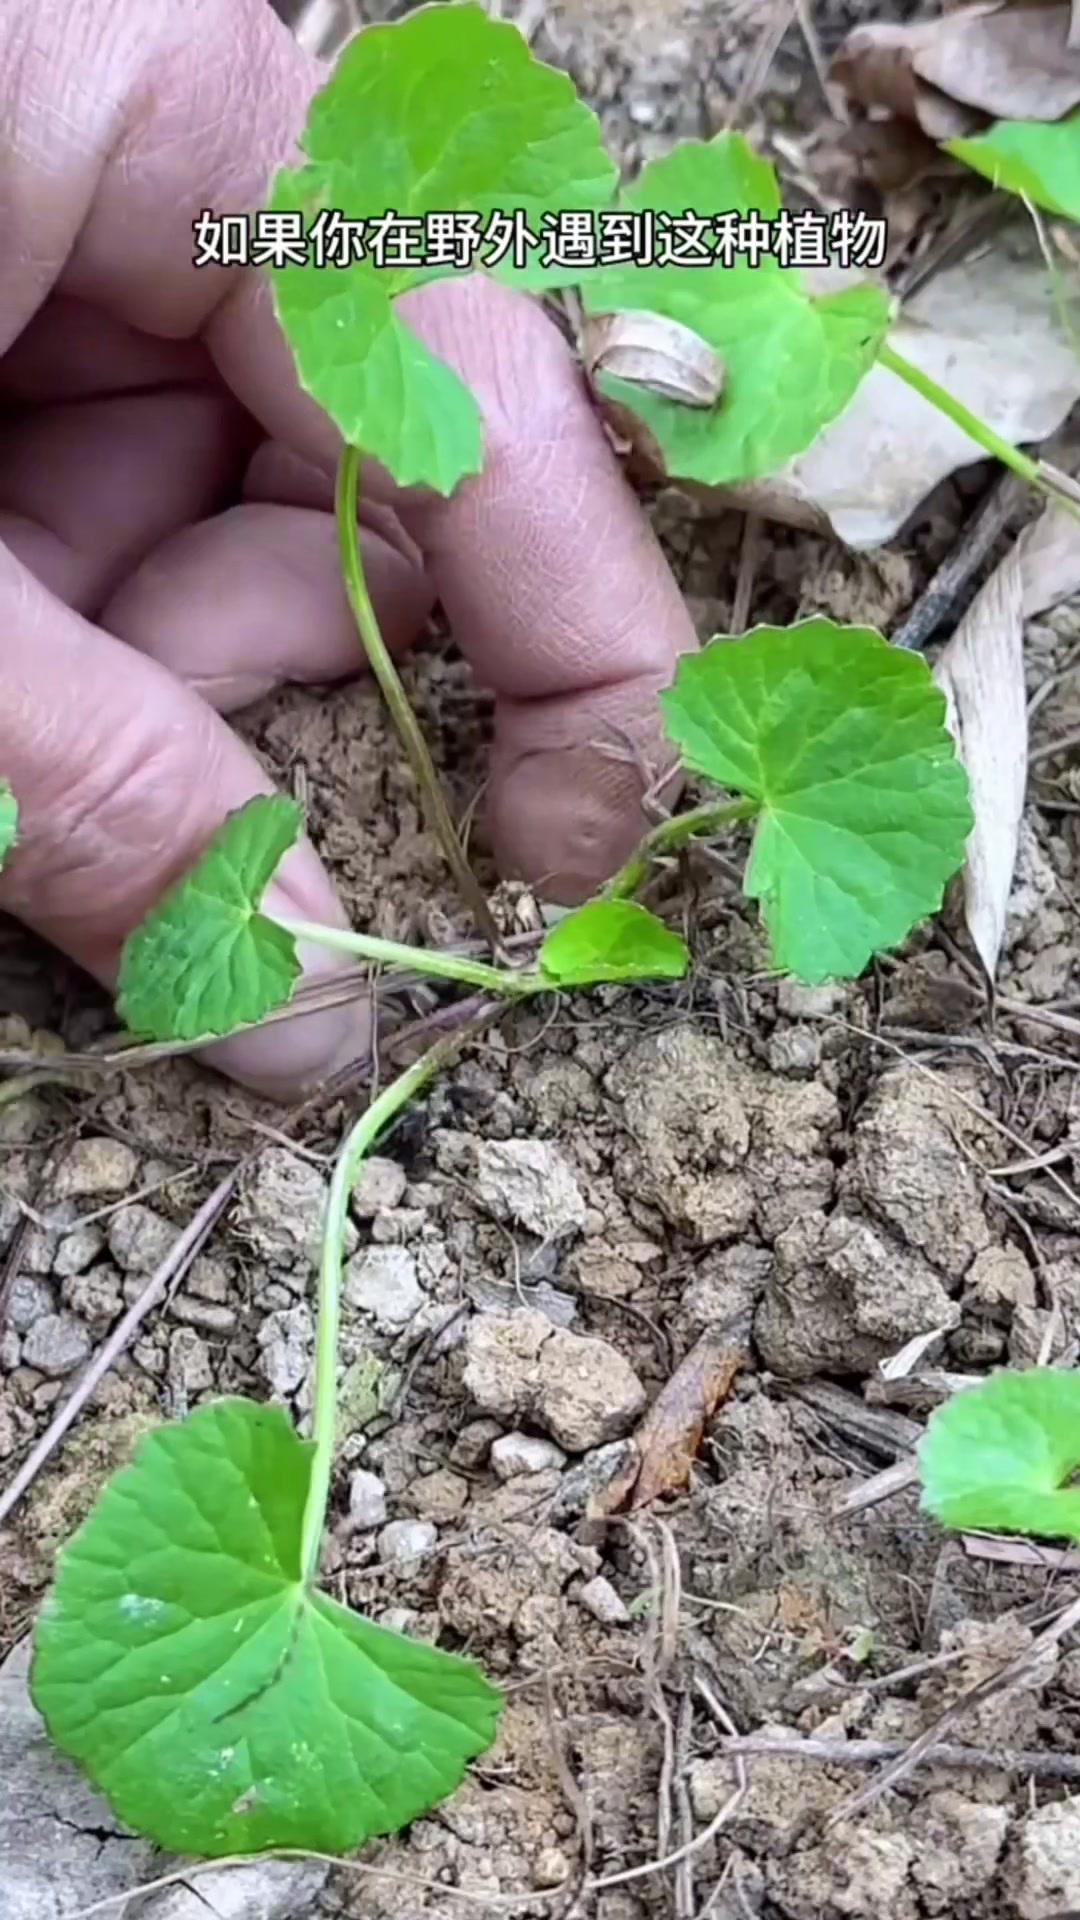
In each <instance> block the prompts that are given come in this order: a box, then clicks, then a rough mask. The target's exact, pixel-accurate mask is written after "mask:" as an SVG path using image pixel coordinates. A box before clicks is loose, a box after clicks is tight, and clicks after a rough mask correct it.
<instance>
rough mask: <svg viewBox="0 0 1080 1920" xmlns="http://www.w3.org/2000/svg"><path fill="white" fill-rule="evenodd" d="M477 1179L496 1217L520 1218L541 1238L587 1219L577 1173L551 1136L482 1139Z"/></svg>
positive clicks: (482, 1196) (568, 1230)
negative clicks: (518, 1138)
mask: <svg viewBox="0 0 1080 1920" xmlns="http://www.w3.org/2000/svg"><path fill="white" fill-rule="evenodd" d="M473 1180H474V1185H475V1187H476V1191H477V1194H478V1196H479V1198H480V1200H481V1201H482V1202H483V1204H484V1206H486V1207H489V1208H490V1210H491V1212H492V1213H493V1214H494V1215H495V1217H496V1219H499V1220H509V1221H511V1222H516V1223H517V1225H518V1226H522V1227H525V1228H527V1230H528V1231H529V1232H530V1233H535V1234H536V1235H537V1237H538V1239H540V1240H561V1239H562V1238H563V1237H564V1236H565V1235H566V1234H570V1233H577V1232H579V1231H580V1229H581V1228H582V1227H583V1226H584V1225H585V1220H586V1213H587V1209H586V1206H585V1201H584V1198H583V1196H582V1192H581V1188H580V1187H579V1186H578V1183H577V1176H576V1175H575V1173H574V1169H573V1167H572V1166H571V1165H570V1162H569V1160H568V1159H567V1158H566V1156H565V1154H563V1153H561V1152H560V1150H559V1148H558V1147H556V1146H553V1145H552V1143H551V1141H550V1140H481V1141H477V1143H476V1171H475V1174H474V1176H473Z"/></svg>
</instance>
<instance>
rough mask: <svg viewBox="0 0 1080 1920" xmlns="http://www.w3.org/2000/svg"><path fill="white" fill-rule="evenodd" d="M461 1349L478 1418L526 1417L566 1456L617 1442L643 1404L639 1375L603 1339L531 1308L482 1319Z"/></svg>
mask: <svg viewBox="0 0 1080 1920" xmlns="http://www.w3.org/2000/svg"><path fill="white" fill-rule="evenodd" d="M465 1349H466V1355H467V1358H466V1362H465V1372H464V1384H465V1389H466V1391H467V1392H468V1393H469V1394H470V1395H471V1396H472V1399H473V1400H474V1402H475V1403H476V1405H477V1406H478V1407H480V1408H481V1409H482V1410H483V1412H485V1413H493V1414H498V1415H499V1416H501V1417H502V1418H505V1419H521V1418H522V1417H526V1418H531V1419H533V1420H535V1422H536V1424H537V1425H538V1426H541V1427H543V1428H545V1429H546V1431H547V1432H548V1433H550V1434H551V1436H552V1438H553V1439H555V1440H557V1441H558V1443H559V1445H560V1446H561V1447H565V1448H566V1449H567V1451H568V1452H570V1453H584V1452H586V1451H587V1450H588V1449H589V1448H590V1447H595V1446H600V1445H602V1444H603V1442H604V1441H606V1440H614V1439H617V1438H619V1437H620V1435H622V1434H624V1433H626V1432H627V1430H628V1429H629V1428H630V1427H632V1426H633V1424H634V1422H635V1420H636V1419H637V1417H638V1415H639V1414H640V1413H641V1411H642V1409H643V1407H644V1405H645V1389H644V1387H643V1386H642V1384H641V1381H640V1380H639V1379H638V1377H637V1374H636V1373H635V1372H634V1370H633V1368H632V1367H630V1366H629V1365H628V1364H627V1362H626V1361H625V1360H624V1359H623V1357H622V1355H621V1354H620V1353H618V1352H617V1351H616V1349H615V1348H614V1347H612V1346H610V1345H609V1343H608V1342H607V1341H606V1340H597V1339H594V1338H592V1337H591V1336H589V1337H587V1336H583V1335H581V1334H576V1333H567V1332H565V1331H563V1330H562V1329H561V1328H555V1327H553V1326H552V1325H551V1322H550V1321H549V1320H546V1319H545V1318H544V1315H543V1314H541V1313H535V1312H533V1311H532V1310H531V1309H525V1308H522V1309H518V1311H516V1312H515V1313H511V1314H507V1315H506V1316H505V1317H501V1316H497V1315H495V1314H479V1315H478V1316H477V1318H476V1319H475V1320H474V1321H473V1322H472V1323H471V1325H470V1327H469V1330H468V1334H467V1336H466V1341H465Z"/></svg>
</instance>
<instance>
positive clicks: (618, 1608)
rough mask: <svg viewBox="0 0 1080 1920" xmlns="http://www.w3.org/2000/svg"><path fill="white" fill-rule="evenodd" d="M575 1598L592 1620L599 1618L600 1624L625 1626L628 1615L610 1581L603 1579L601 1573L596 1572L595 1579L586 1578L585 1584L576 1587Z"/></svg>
mask: <svg viewBox="0 0 1080 1920" xmlns="http://www.w3.org/2000/svg"><path fill="white" fill-rule="evenodd" d="M577 1600H578V1605H579V1606H582V1607H584V1609H585V1611H586V1613H591V1614H592V1617H593V1619H594V1620H599V1622H600V1624H601V1626H604V1627H625V1626H626V1625H627V1623H628V1622H629V1619H630V1615H629V1614H628V1613H627V1611H626V1608H625V1607H624V1605H623V1603H622V1600H621V1599H620V1598H619V1595H618V1594H617V1593H616V1591H615V1588H614V1587H613V1586H612V1584H611V1581H610V1580H605V1578H604V1576H603V1574H602V1573H598V1574H597V1576H596V1578H595V1580H586V1582H585V1585H584V1586H583V1587H579V1588H578V1593H577Z"/></svg>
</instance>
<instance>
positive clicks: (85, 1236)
mask: <svg viewBox="0 0 1080 1920" xmlns="http://www.w3.org/2000/svg"><path fill="white" fill-rule="evenodd" d="M104 1245H105V1234H104V1231H103V1230H102V1228H101V1227H100V1226H99V1225H98V1223H97V1221H96V1220H90V1221H88V1222H87V1224H86V1225H85V1226H83V1227H73V1228H72V1230H71V1232H70V1233H65V1234H64V1235H63V1236H62V1238H61V1240H60V1243H59V1245H58V1247H57V1249H56V1252H55V1253H54V1254H53V1262H52V1270H53V1272H54V1273H55V1274H56V1276H57V1278H58V1279H60V1280H64V1279H66V1278H67V1277H68V1275H69V1274H73V1273H85V1272H86V1269H87V1267H90V1266H93V1263H94V1261H95V1260H96V1259H97V1257H98V1255H99V1254H100V1253H101V1251H102V1249H103V1247H104Z"/></svg>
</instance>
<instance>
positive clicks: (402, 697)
mask: <svg viewBox="0 0 1080 1920" xmlns="http://www.w3.org/2000/svg"><path fill="white" fill-rule="evenodd" d="M359 473H360V453H359V449H358V448H356V447H349V446H347V447H343V448H342V451H341V457H340V459H339V460H338V470H337V483H336V486H335V489H334V517H335V519H336V522H337V537H338V557H339V559H340V561H341V575H342V579H343V580H344V582H345V592H346V594H347V595H348V599H349V606H350V607H351V609H352V615H353V619H354V620H355V621H356V628H357V632H358V633H359V635H360V640H361V643H362V645H363V648H364V652H365V653H366V655H367V659H368V665H369V666H370V668H371V671H372V673H373V674H374V675H375V679H376V681H377V682H378V685H379V689H380V691H381V693H382V696H383V699H384V700H385V701H386V704H387V707H388V708H389V710H390V717H391V719H392V720H393V722H394V725H395V727H396V728H397V731H398V738H399V740H400V741H401V744H402V746H403V747H404V749H405V752H406V754H407V756H408V760H409V765H410V766H411V768H412V770H413V774H414V776H415V779H416V782H417V785H418V786H419V788H420V793H421V797H422V799H423V802H424V805H425V807H426V809H427V814H428V819H429V821H430V824H431V827H432V831H433V832H434V833H435V835H436V837H437V839H438V841H439V844H440V846H441V847H442V850H443V852H444V854H445V855H446V858H447V861H448V863H449V866H450V870H451V872H452V874H453V876H454V879H455V881H456V883H457V886H458V889H459V891H460V893H461V897H462V899H463V900H464V902H465V904H466V906H467V907H468V908H469V910H470V912H471V913H472V915H473V918H474V920H475V921H476V924H477V926H478V927H479V929H480V932H481V933H482V934H483V936H484V938H485V940H486V941H487V943H488V945H489V946H490V947H492V948H493V949H494V950H495V951H496V952H498V950H499V931H498V928H497V927H496V925H495V922H494V920H493V919H492V917H491V909H490V908H489V906H488V903H487V901H486V900H485V898H484V894H483V890H482V888H481V886H480V883H479V881H478V880H477V878H476V875H475V874H474V872H473V870H472V868H471V867H470V865H469V863H468V861H467V859H466V858H465V853H464V849H463V848H462V845H461V841H460V840H459V838H458V833H457V828H456V827H455V825H454V822H453V820H452V819H451V817H450V809H449V807H448V806H447V804H446V800H445V798H444V797H443V790H442V787H441V786H440V784H439V776H438V774H437V773H436V771H435V768H434V765H433V764H432V759H431V755H430V753H429V752H428V749H427V742H426V741H425V739H424V736H423V734H422V732H421V730H420V726H419V722H418V721H417V718H416V715H415V714H414V712H413V710H412V708H411V706H410V705H409V696H408V694H407V693H406V692H405V689H404V687H403V686H402V684H401V681H400V679H399V677H398V671H397V668H396V667H395V665H394V663H393V661H392V660H391V658H390V655H389V653H388V652H387V649H386V642H385V640H384V639H383V637H382V633H381V632H380V629H379V622H378V620H377V618H376V616H375V609H374V607H373V606H372V604H371V595H370V593H369V592H368V589H367V581H366V580H365V578H364V563H363V560H362V559H361V556H360V537H359V534H358V532H357V525H356V502H357V492H358V487H359Z"/></svg>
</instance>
